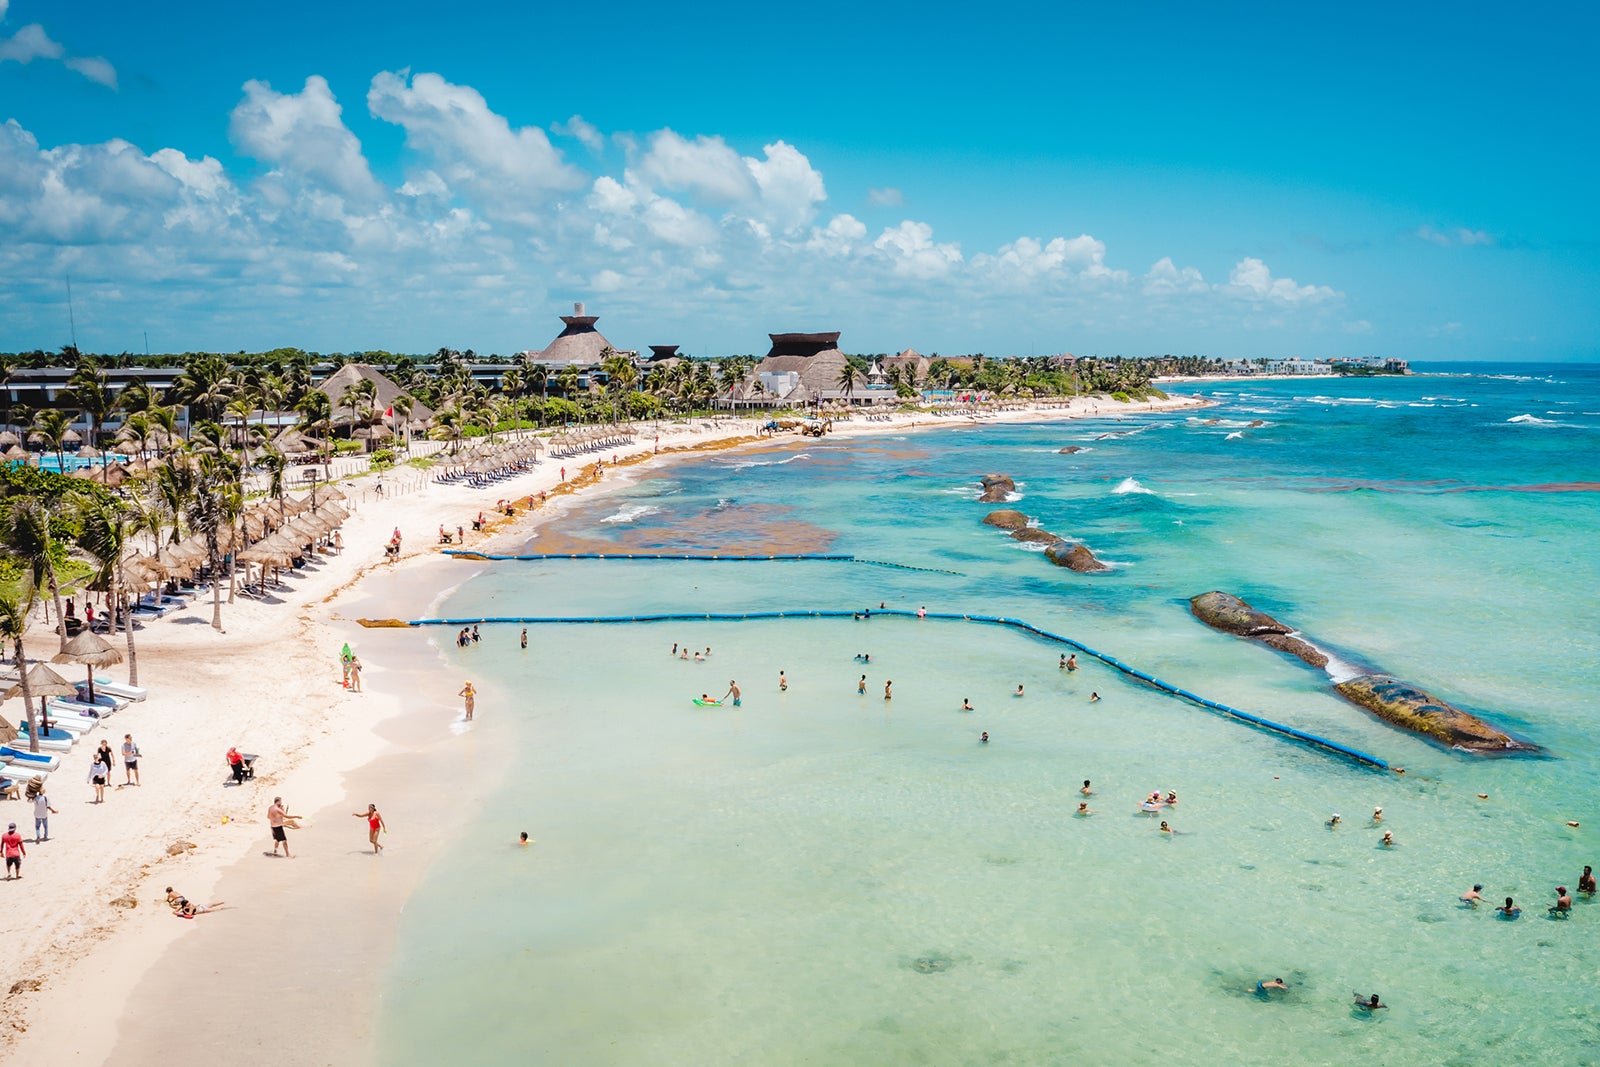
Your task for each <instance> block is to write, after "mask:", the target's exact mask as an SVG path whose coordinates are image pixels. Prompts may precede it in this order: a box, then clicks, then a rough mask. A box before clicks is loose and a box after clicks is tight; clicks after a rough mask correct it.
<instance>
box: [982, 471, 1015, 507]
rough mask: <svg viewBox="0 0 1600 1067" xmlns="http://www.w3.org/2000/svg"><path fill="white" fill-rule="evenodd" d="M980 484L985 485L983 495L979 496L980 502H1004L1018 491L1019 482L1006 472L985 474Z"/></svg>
mask: <svg viewBox="0 0 1600 1067" xmlns="http://www.w3.org/2000/svg"><path fill="white" fill-rule="evenodd" d="M980 484H981V485H982V486H983V495H982V496H980V497H979V498H978V502H979V503H980V504H1004V503H1005V502H1006V500H1007V498H1009V497H1010V495H1011V494H1012V493H1015V492H1016V491H1017V483H1016V482H1014V481H1012V480H1011V479H1010V478H1009V477H1007V476H1006V475H1004V474H985V475H984V476H983V478H982V479H980Z"/></svg>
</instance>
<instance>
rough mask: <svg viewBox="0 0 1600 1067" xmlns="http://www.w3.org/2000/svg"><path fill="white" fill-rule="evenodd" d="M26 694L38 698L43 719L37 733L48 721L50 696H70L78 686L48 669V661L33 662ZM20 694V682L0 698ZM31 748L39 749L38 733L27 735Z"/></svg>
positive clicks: (40, 731) (76, 692)
mask: <svg viewBox="0 0 1600 1067" xmlns="http://www.w3.org/2000/svg"><path fill="white" fill-rule="evenodd" d="M27 678H28V695H29V696H34V697H38V698H39V716H40V718H42V719H43V720H44V722H41V723H40V724H39V726H40V730H39V733H43V732H44V730H43V727H44V725H45V723H47V722H49V721H50V715H49V713H48V712H46V711H45V703H46V702H47V701H48V700H49V699H50V698H51V697H70V696H77V695H78V687H77V686H75V685H73V684H72V683H71V682H69V681H67V680H66V679H65V678H63V677H61V675H59V674H57V673H56V672H55V671H53V670H51V669H50V665H49V664H48V663H35V664H34V665H33V666H32V667H30V668H28V674H27ZM21 695H22V683H21V682H18V683H17V684H16V685H14V686H12V687H11V688H10V689H7V690H6V691H5V692H4V693H0V700H10V699H11V698H12V697H15V696H21ZM28 740H29V742H30V746H31V750H32V751H34V752H37V751H39V744H38V735H29V738H28Z"/></svg>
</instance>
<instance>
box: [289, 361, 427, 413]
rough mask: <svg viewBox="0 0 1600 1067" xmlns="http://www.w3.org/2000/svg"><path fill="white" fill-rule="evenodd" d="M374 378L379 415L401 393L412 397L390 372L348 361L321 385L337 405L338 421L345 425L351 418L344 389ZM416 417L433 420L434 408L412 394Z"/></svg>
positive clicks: (334, 407)
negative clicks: (343, 403)
mask: <svg viewBox="0 0 1600 1067" xmlns="http://www.w3.org/2000/svg"><path fill="white" fill-rule="evenodd" d="M363 380H365V381H370V382H372V383H374V384H375V385H376V386H377V387H378V400H377V403H376V404H375V405H374V408H375V410H376V411H377V413H378V414H379V415H382V414H383V413H384V412H385V411H388V410H389V408H390V406H391V405H392V404H394V401H395V398H396V397H398V396H410V394H409V393H407V392H406V391H405V390H404V389H402V388H400V387H399V386H398V385H396V384H395V383H394V381H393V380H392V379H390V378H389V376H388V375H386V374H384V373H383V372H382V371H380V370H379V369H378V368H377V367H374V366H372V365H371V364H369V363H346V364H345V365H344V366H342V367H340V368H339V369H338V370H336V371H334V372H333V373H332V374H330V375H328V376H327V377H326V378H324V379H323V380H322V381H321V382H320V383H319V384H318V385H317V389H318V391H319V392H323V393H326V394H328V400H329V401H330V402H331V403H332V405H333V417H334V422H335V423H336V424H341V425H342V424H345V423H348V422H349V421H350V417H349V416H350V409H349V408H347V407H344V406H343V405H342V404H341V403H340V398H341V397H343V396H344V391H345V389H346V388H347V387H348V386H352V385H354V384H356V383H357V382H359V381H363ZM408 417H409V418H412V419H431V418H433V409H432V408H430V407H428V406H427V405H426V404H424V403H423V402H422V401H420V400H418V399H416V398H415V397H411V414H410V416H408Z"/></svg>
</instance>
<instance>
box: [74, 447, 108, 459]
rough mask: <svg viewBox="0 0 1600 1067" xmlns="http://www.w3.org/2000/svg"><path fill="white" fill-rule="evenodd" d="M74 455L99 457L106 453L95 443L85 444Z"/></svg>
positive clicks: (83, 457) (86, 457)
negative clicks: (95, 445)
mask: <svg viewBox="0 0 1600 1067" xmlns="http://www.w3.org/2000/svg"><path fill="white" fill-rule="evenodd" d="M73 455H75V456H77V457H78V458H79V459H99V458H100V457H101V456H103V455H105V453H104V452H101V451H100V450H99V449H98V448H96V447H94V445H84V446H83V447H82V448H80V449H78V450H77V451H76V452H74V453H73Z"/></svg>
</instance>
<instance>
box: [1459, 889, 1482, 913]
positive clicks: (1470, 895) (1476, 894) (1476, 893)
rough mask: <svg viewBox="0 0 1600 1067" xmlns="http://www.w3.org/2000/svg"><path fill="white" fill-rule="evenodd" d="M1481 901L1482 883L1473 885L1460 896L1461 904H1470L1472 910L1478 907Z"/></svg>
mask: <svg viewBox="0 0 1600 1067" xmlns="http://www.w3.org/2000/svg"><path fill="white" fill-rule="evenodd" d="M1482 899H1483V884H1482V883H1477V884H1475V885H1473V887H1472V888H1471V889H1469V890H1467V891H1466V892H1465V893H1462V894H1461V900H1462V903H1464V904H1471V905H1472V906H1473V907H1474V908H1476V907H1477V906H1478V901H1480V900H1482Z"/></svg>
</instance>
